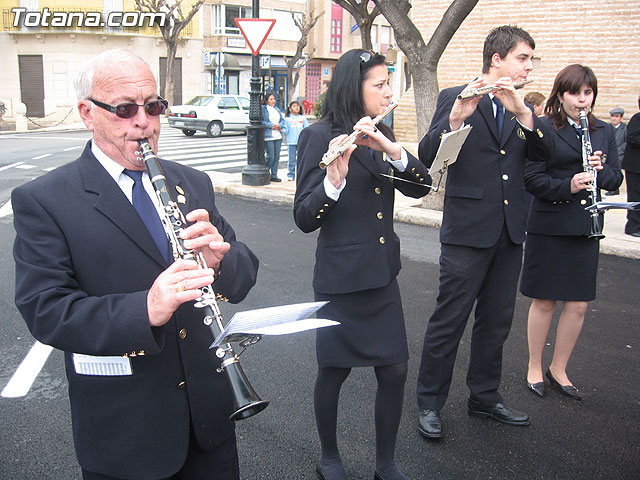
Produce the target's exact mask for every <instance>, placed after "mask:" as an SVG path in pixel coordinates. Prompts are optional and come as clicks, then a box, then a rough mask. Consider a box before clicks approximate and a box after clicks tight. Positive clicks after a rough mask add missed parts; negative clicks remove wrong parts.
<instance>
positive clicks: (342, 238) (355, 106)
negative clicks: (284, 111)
mask: <svg viewBox="0 0 640 480" xmlns="http://www.w3.org/2000/svg"><path fill="white" fill-rule="evenodd" d="M388 82H389V74H388V72H387V66H386V64H385V57H383V56H382V55H378V54H375V53H373V52H368V51H365V50H359V49H356V50H351V51H349V52H347V53H345V54H344V55H343V56H342V57H341V58H340V60H338V63H337V64H336V68H335V71H334V74H333V77H332V80H331V83H330V84H329V88H328V90H327V93H326V97H325V100H324V103H323V106H322V118H321V120H320V121H319V122H317V123H316V124H314V125H311V126H310V127H308V128H305V129H304V130H303V131H302V132H301V134H300V139H299V141H298V176H297V191H296V196H295V203H294V207H293V208H294V211H293V214H294V218H295V222H296V225H298V227H299V228H300V229H301V230H302V231H304V232H311V231H314V230H316V229H318V228H319V229H320V234H319V236H318V245H317V250H316V264H315V270H314V276H313V289H314V294H315V298H316V300H318V301H320V300H328V301H329V303H328V304H327V305H326V306H325V307H323V309H322V310H320V311H319V312H318V316H321V317H323V318H329V319H332V320H337V321H339V322H340V323H341V325H339V326H336V327H332V328H323V329H319V330H318V331H317V333H316V356H317V361H318V376H317V378H316V385H315V391H314V408H315V416H316V423H317V428H318V435H319V437H320V446H321V449H322V451H321V454H320V461H319V463H318V465H317V467H316V475H317V477H318V478H319V479H321V480H322V479H324V480H338V479H340V480H342V479H347V478H348V475H347V473H346V471H345V468H344V466H343V464H342V459H341V458H340V453H339V451H338V443H337V433H336V431H337V414H338V398H339V395H340V388H341V386H342V384H343V382H344V381H345V380H346V379H347V377H348V376H349V373H350V371H351V368H352V367H374V370H375V375H376V378H377V382H378V390H377V394H376V398H375V426H376V467H375V473H374V478H376V479H378V480H381V479H384V480H396V479H405V478H406V477H405V476H404V475H403V474H402V473H401V472H400V470H399V469H398V468H397V467H396V464H395V461H394V451H395V443H396V435H397V431H398V426H399V423H400V416H401V413H402V401H403V395H404V384H405V380H406V376H407V360H408V349H407V340H406V335H405V326H404V316H403V312H402V302H401V300H400V291H399V289H398V283H397V281H396V276H397V275H398V272H399V270H400V242H399V239H398V236H397V235H396V234H395V232H394V230H393V203H394V189H396V188H397V189H398V190H400V191H401V192H402V193H403V194H405V195H408V196H411V197H415V198H418V197H421V196H424V195H425V194H427V193H428V191H429V189H428V188H427V187H425V185H430V184H431V178H430V177H429V175H428V174H427V169H426V167H425V166H424V165H423V164H422V163H421V162H420V161H419V160H418V159H416V158H415V157H413V156H412V155H411V154H409V153H407V152H406V151H405V150H404V149H403V148H402V147H401V146H400V145H399V144H398V143H396V142H395V140H394V136H393V133H392V132H391V131H390V130H389V128H388V127H386V126H385V125H383V124H382V123H379V124H377V125H374V120H373V118H374V117H377V116H378V115H380V114H382V113H383V112H384V111H385V110H387V108H388V107H389V104H390V101H391V95H392V92H391V88H390V87H389V83H388ZM354 130H356V131H359V132H361V134H360V135H358V138H357V140H356V143H355V144H353V145H351V146H350V147H349V148H347V149H346V150H345V151H344V153H343V154H342V155H339V156H337V158H336V159H335V161H333V162H331V163H330V164H328V166H326V169H322V168H320V166H319V163H320V161H321V160H322V157H323V154H324V153H325V152H327V151H328V150H329V149H330V148H331V147H333V148H334V149H335V148H336V147H337V146H338V145H339V144H340V143H341V142H344V140H345V139H346V138H348V135H350V134H351V133H352V132H353V131H354ZM324 165H325V164H324V163H323V166H324ZM390 177H391V178H390ZM362 475H363V474H362V473H359V474H358V475H357V476H362Z"/></svg>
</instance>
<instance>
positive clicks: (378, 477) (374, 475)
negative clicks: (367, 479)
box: [373, 472, 384, 480]
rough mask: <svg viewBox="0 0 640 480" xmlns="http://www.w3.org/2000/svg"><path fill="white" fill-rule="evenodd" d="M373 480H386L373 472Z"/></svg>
mask: <svg viewBox="0 0 640 480" xmlns="http://www.w3.org/2000/svg"><path fill="white" fill-rule="evenodd" d="M373 480H384V478H382V477H381V476H380V475H378V472H373Z"/></svg>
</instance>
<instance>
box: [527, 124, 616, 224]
mask: <svg viewBox="0 0 640 480" xmlns="http://www.w3.org/2000/svg"><path fill="white" fill-rule="evenodd" d="M544 122H545V123H546V124H547V126H548V127H549V128H550V129H552V131H553V132H554V135H555V137H556V142H555V150H554V153H553V155H552V156H551V157H549V159H547V161H546V162H542V163H541V162H527V164H526V170H525V184H526V187H527V191H529V192H530V193H531V194H533V195H534V199H533V202H532V204H531V210H530V211H529V219H528V221H527V231H528V232H530V233H539V234H544V235H587V236H588V235H589V233H590V231H591V221H590V220H589V217H590V213H589V212H588V211H586V210H585V207H587V206H588V205H590V203H591V202H590V200H589V193H588V191H587V190H580V191H579V192H578V193H575V194H573V193H571V179H572V178H573V176H574V175H575V174H576V173H579V172H582V171H583V167H582V143H581V140H580V139H579V138H578V136H577V135H576V131H575V129H574V128H573V127H572V126H571V125H569V124H567V125H566V126H564V127H563V128H561V129H560V130H556V129H555V127H554V126H553V120H552V119H551V118H548V117H547V118H545V119H544ZM589 137H590V138H591V147H592V151H594V152H595V151H598V150H600V151H601V152H602V153H603V155H606V161H605V163H604V165H603V166H604V168H603V169H602V170H601V171H599V172H598V174H597V185H598V188H599V189H600V188H603V189H605V190H615V189H617V188H618V187H619V186H620V184H621V183H622V173H621V171H620V159H619V157H618V147H617V144H616V138H615V132H614V130H613V126H612V125H610V124H608V123H605V122H603V121H601V120H597V122H596V129H595V131H593V132H590V133H589ZM598 200H600V192H599V191H598Z"/></svg>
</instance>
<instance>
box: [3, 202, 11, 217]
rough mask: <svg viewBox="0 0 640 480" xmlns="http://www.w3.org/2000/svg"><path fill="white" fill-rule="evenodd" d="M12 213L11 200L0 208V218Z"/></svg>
mask: <svg viewBox="0 0 640 480" xmlns="http://www.w3.org/2000/svg"><path fill="white" fill-rule="evenodd" d="M12 213H13V208H12V207H11V200H9V201H8V202H7V203H5V204H4V205H2V207H0V217H8V216H9V215H11V214H12Z"/></svg>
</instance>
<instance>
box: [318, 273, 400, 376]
mask: <svg viewBox="0 0 640 480" xmlns="http://www.w3.org/2000/svg"><path fill="white" fill-rule="evenodd" d="M315 298H316V301H321V300H328V301H329V303H328V304H327V305H325V306H324V307H322V308H321V309H320V310H318V312H317V317H318V318H327V319H329V320H335V321H337V322H340V325H336V326H335V327H325V328H319V329H318V330H316V357H317V359H318V366H319V367H342V368H348V367H369V366H383V365H395V364H397V363H404V362H406V361H407V360H408V359H409V350H408V348H407V335H406V332H405V327H404V314H403V312H402V300H401V299H400V289H399V288H398V282H397V280H396V279H395V278H394V279H393V280H392V281H391V283H389V285H387V286H386V287H382V288H376V289H373V290H365V291H362V292H353V293H345V294H338V295H327V294H321V293H318V292H316V293H315Z"/></svg>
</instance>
